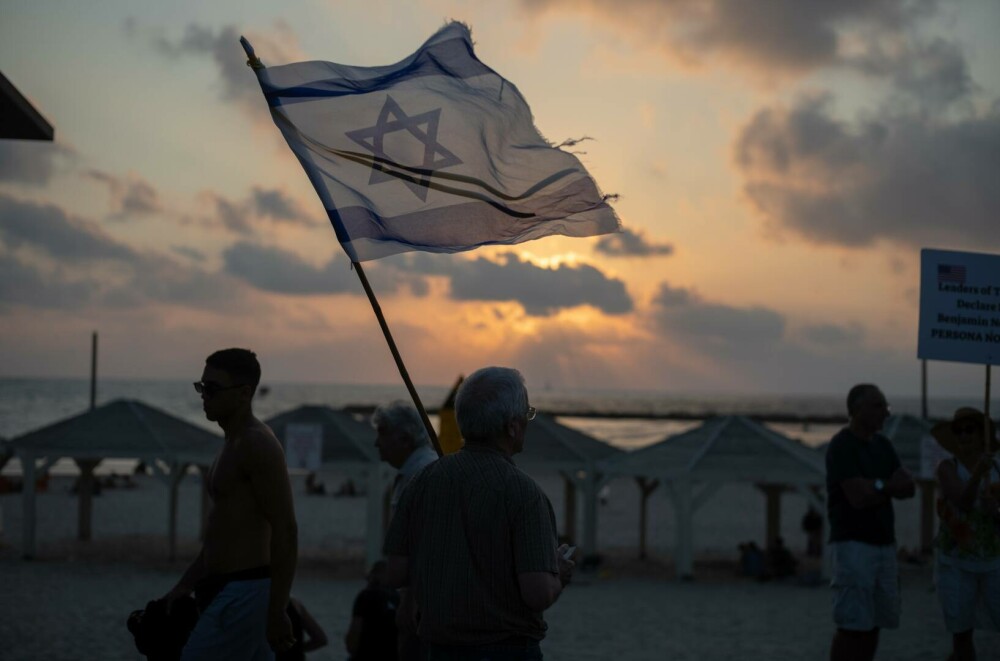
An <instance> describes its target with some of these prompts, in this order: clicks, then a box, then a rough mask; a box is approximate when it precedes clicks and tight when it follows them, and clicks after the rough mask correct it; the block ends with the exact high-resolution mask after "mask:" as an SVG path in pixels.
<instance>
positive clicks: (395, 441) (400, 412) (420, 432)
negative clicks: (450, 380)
mask: <svg viewBox="0 0 1000 661" xmlns="http://www.w3.org/2000/svg"><path fill="white" fill-rule="evenodd" d="M371 423H372V427H374V428H375V448H376V449H377V450H378V456H379V459H381V460H382V461H384V462H386V463H387V464H389V465H390V466H392V467H393V468H395V469H396V470H397V471H398V472H397V473H396V477H395V479H394V480H393V483H392V495H391V497H390V504H389V512H390V516H391V515H392V514H395V512H396V506H397V505H399V498H400V496H401V495H402V494H403V491H404V490H405V489H406V485H408V484H409V483H410V481H411V480H412V479H413V478H414V477H415V476H417V475H418V474H419V473H420V471H422V470H423V469H424V468H426V467H427V466H428V465H429V464H432V463H434V462H435V461H437V458H438V455H437V452H435V451H434V448H432V447H431V440H430V436H429V435H428V434H427V428H426V427H425V426H424V421H423V419H422V418H421V417H420V413H418V412H417V409H415V408H414V407H413V405H411V404H410V403H408V402H404V401H399V400H397V401H394V402H390V403H389V404H385V405H383V406H379V407H378V408H376V409H375V412H374V413H372V419H371ZM399 594H400V598H401V600H402V601H401V603H400V607H399V610H398V611H397V616H396V626H397V630H398V633H399V658H400V659H401V660H402V661H416V660H417V659H419V658H420V640H419V638H418V637H417V625H416V623H417V621H418V620H419V619H420V615H419V613H418V612H417V606H416V604H415V603H414V602H413V599H412V597H411V596H410V595H409V592H408V590H407V589H406V588H402V589H401V590H400V591H399Z"/></svg>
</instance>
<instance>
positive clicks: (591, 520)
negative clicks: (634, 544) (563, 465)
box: [583, 468, 601, 556]
mask: <svg viewBox="0 0 1000 661" xmlns="http://www.w3.org/2000/svg"><path fill="white" fill-rule="evenodd" d="M600 488H601V475H600V473H597V472H596V471H595V470H594V469H593V468H588V469H587V477H586V480H585V481H584V501H583V552H584V555H585V556H596V555H597V491H598V490H599V489H600Z"/></svg>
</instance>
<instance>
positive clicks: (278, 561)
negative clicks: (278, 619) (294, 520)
mask: <svg viewBox="0 0 1000 661" xmlns="http://www.w3.org/2000/svg"><path fill="white" fill-rule="evenodd" d="M298 555H299V534H298V528H297V527H296V526H295V525H294V524H292V525H291V526H289V527H287V528H285V529H283V530H280V531H279V530H273V529H272V531H271V601H270V606H269V607H270V609H271V611H272V612H277V611H284V610H285V607H286V606H287V605H288V596H289V594H290V593H291V591H292V580H293V579H294V578H295V567H296V564H297V563H298Z"/></svg>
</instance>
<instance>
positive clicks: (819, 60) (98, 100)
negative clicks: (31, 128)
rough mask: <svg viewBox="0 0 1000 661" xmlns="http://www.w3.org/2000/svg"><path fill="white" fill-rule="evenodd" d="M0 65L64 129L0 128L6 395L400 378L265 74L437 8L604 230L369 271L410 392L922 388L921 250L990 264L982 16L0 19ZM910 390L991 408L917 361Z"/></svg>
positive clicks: (818, 12)
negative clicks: (608, 200)
mask: <svg viewBox="0 0 1000 661" xmlns="http://www.w3.org/2000/svg"><path fill="white" fill-rule="evenodd" d="M0 16H2V18H0V71H3V73H4V74H5V75H6V76H7V78H8V79H9V80H10V81H11V82H12V83H13V84H14V85H15V86H17V87H18V89H19V90H20V91H21V93H22V94H24V95H25V96H26V97H28V98H29V99H30V100H31V102H32V103H33V104H34V105H35V107H36V108H37V109H38V110H39V111H40V112H41V113H42V115H43V116H45V117H46V119H48V121H49V122H50V123H52V124H53V125H54V126H55V131H56V140H55V142H54V143H34V142H27V141H18V142H14V141H4V142H0V338H2V340H0V376H2V377H11V376H86V375H87V373H88V369H89V346H90V333H91V332H92V331H94V330H96V331H98V332H99V333H100V338H101V339H100V342H101V354H100V370H101V373H102V375H104V376H108V377H138V378H192V377H197V376H198V375H199V374H200V371H201V365H202V361H203V359H204V356H205V355H207V354H208V353H209V352H211V351H212V350H214V349H216V348H221V347H224V346H247V347H251V348H253V349H254V350H256V351H257V352H258V353H259V355H260V357H261V362H262V365H263V367H264V372H265V377H264V378H265V381H307V382H338V383H394V382H397V381H398V380H399V377H398V374H397V373H396V371H395V366H394V365H393V363H392V359H391V356H390V354H389V351H388V350H387V348H386V346H385V343H384V341H383V339H382V336H381V333H380V331H379V328H378V325H377V323H376V321H375V318H374V315H373V313H372V310H371V308H370V307H369V305H368V302H367V300H366V299H365V297H364V293H363V291H362V289H361V286H360V284H359V282H358V279H357V277H356V275H355V274H354V273H353V272H352V271H351V270H350V268H349V267H350V264H349V262H348V260H347V258H346V256H345V254H344V253H343V250H342V249H341V247H340V246H339V244H338V243H337V240H336V237H335V235H334V233H333V231H332V229H331V228H330V225H329V222H328V221H327V220H326V217H325V212H324V210H323V208H322V205H321V204H320V203H319V200H318V198H317V196H316V194H315V192H314V191H313V189H312V187H311V185H310V183H309V181H308V180H307V178H306V177H305V175H304V173H303V171H302V168H301V167H300V166H299V164H298V163H297V161H295V160H294V158H293V156H292V154H291V152H290V151H289V149H288V147H287V146H286V145H285V143H284V141H283V139H282V137H281V135H280V133H279V132H278V130H277V128H276V127H275V126H274V124H273V122H272V121H271V118H270V116H269V114H268V111H267V107H266V104H265V102H264V100H263V97H262V95H261V93H260V89H259V87H258V85H257V82H256V80H255V78H254V75H253V73H252V71H251V70H250V69H249V68H248V67H246V66H245V59H246V58H245V56H244V54H243V52H242V50H241V48H240V45H239V41H238V39H239V36H240V35H241V34H245V35H247V37H248V38H250V40H251V41H252V42H253V43H254V46H255V47H256V49H257V53H258V55H259V56H260V57H261V59H262V60H263V61H264V63H265V64H268V65H277V64H283V63H288V62H294V61H301V60H311V59H316V60H328V61H333V62H339V63H346V64H356V65H381V64H390V63H393V62H396V61H398V60H400V59H402V58H404V57H406V56H407V55H409V54H410V53H412V52H413V51H414V50H415V49H416V48H418V47H419V46H420V45H421V44H422V43H423V42H424V41H425V40H426V39H427V38H428V37H430V36H431V35H432V34H433V33H434V32H435V31H436V30H437V29H438V28H440V27H441V26H442V25H443V24H444V23H445V21H447V20H451V19H453V20H459V21H463V22H465V23H466V24H468V25H469V26H470V27H471V29H472V34H473V38H474V40H475V42H476V52H477V55H478V57H479V59H481V60H482V61H483V62H484V63H486V64H487V65H488V66H490V67H492V68H493V69H494V70H496V71H497V72H498V73H499V74H501V75H502V76H504V77H505V78H507V79H508V80H509V81H511V82H512V83H514V84H515V85H516V86H517V87H518V88H519V89H520V91H521V93H522V94H523V95H524V97H525V98H526V99H527V101H528V103H529V104H530V106H531V109H532V111H533V113H534V117H535V123H536V125H537V127H538V129H539V130H540V131H541V133H542V135H544V136H545V137H546V138H547V139H548V140H550V141H551V142H553V143H559V142H562V141H563V140H566V139H569V138H580V137H583V136H587V137H589V138H591V140H588V141H585V142H582V143H580V144H578V145H577V146H576V147H574V148H573V149H575V150H577V151H579V152H580V153H579V154H578V156H579V158H580V159H581V161H582V162H583V163H584V165H585V166H586V167H587V168H588V170H589V171H590V173H591V175H593V177H594V178H595V180H596V181H597V183H598V185H599V186H600V187H601V189H602V190H603V191H604V192H606V193H615V194H618V195H619V196H620V197H619V199H618V201H617V202H615V203H614V207H615V209H616V210H617V213H618V215H619V217H620V218H621V221H622V225H623V227H624V231H623V232H622V233H621V234H617V235H608V236H605V237H594V238H587V239H571V238H563V237H553V238H546V239H542V240H538V241H534V242H529V243H524V244H519V245H517V246H513V247H504V248H490V249H481V250H477V251H474V252H467V253H459V254H454V255H431V254H423V253H410V254H408V255H400V256H395V257H390V258H386V259H383V260H378V261H373V262H367V263H366V264H365V268H366V272H367V273H368V276H369V278H370V279H371V281H372V285H373V287H374V288H375V291H376V293H377V294H378V296H379V299H380V302H381V305H382V308H383V311H384V312H385V315H386V318H387V320H388V322H389V324H390V326H391V328H392V330H393V332H394V334H395V336H396V340H397V343H398V345H399V348H400V351H401V353H402V355H403V357H404V359H405V360H406V362H407V365H408V367H409V370H410V372H411V375H412V377H413V379H414V381H415V382H416V383H417V384H436V385H445V384H448V383H450V382H452V381H453V380H454V378H455V376H456V375H457V374H459V373H468V372H470V371H471V370H473V369H475V368H477V367H480V366H483V365H486V364H500V365H510V366H514V367H518V368H519V369H521V370H522V371H523V372H524V373H525V376H526V378H527V380H528V384H529V387H532V386H534V387H542V386H551V387H554V388H588V389H589V388H608V389H620V388H629V389H643V390H661V391H669V392H675V393H711V392H719V393H747V394H754V393H776V394H796V393H807V394H828V393H829V394H840V393H842V392H846V389H847V388H848V387H849V386H850V385H851V384H853V383H855V382H858V381H874V382H876V383H879V384H881V385H883V387H884V389H885V390H886V391H887V392H888V393H890V394H900V395H916V394H918V393H919V386H920V364H919V361H918V360H917V358H916V340H917V316H918V305H919V300H918V298H919V251H920V249H921V248H922V247H933V248H941V249H949V250H970V251H976V252H985V253H998V252H1000V66H998V65H1000V40H998V39H997V38H996V35H997V34H998V33H1000V3H997V2H995V1H994V0H967V1H964V2H957V1H955V2H949V1H946V0H938V1H935V0H912V1H907V0H842V1H839V2H829V1H828V0H771V1H761V2H745V1H744V0H677V1H675V2H662V1H659V0H615V1H611V0H493V1H492V2H457V1H450V0H418V1H411V2H405V3H404V2H382V1H380V0H363V1H362V0H359V1H346V2H335V1H327V2H322V1H320V0H312V1H310V2H287V3H275V2H252V1H246V2H210V3H205V2H195V1H193V0H192V1H187V0H184V1H179V2H165V3H137V2H126V1H124V0H101V1H97V2H86V3H83V2H74V3H66V2H55V1H50V0H32V1H31V2H27V1H24V2H22V1H12V0H2V10H0ZM929 371H930V390H931V394H932V396H934V395H938V396H953V395H969V396H974V395H977V393H981V391H982V384H983V374H984V370H983V368H982V367H980V366H976V365H964V364H945V363H931V364H930V367H929Z"/></svg>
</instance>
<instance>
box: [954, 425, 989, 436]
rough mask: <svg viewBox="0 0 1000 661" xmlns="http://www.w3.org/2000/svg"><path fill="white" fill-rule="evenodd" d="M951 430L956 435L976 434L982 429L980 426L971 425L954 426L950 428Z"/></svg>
mask: <svg viewBox="0 0 1000 661" xmlns="http://www.w3.org/2000/svg"><path fill="white" fill-rule="evenodd" d="M951 430H952V431H953V432H955V433H956V434H978V433H980V432H982V431H983V428H982V427H981V426H980V425H976V424H971V425H956V426H954V427H952V428H951Z"/></svg>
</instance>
